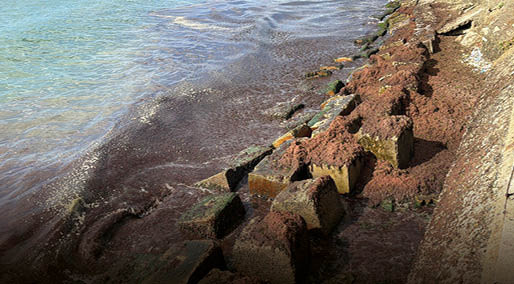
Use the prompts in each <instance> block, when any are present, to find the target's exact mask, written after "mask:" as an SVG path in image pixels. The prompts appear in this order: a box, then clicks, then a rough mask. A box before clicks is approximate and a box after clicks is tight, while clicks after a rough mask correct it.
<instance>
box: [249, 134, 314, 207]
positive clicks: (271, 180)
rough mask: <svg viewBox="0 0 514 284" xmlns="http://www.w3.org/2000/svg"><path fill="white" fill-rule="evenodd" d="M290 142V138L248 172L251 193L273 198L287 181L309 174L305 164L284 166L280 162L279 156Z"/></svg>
mask: <svg viewBox="0 0 514 284" xmlns="http://www.w3.org/2000/svg"><path fill="white" fill-rule="evenodd" d="M291 142H292V140H289V141H287V142H285V143H283V144H282V145H281V146H280V147H279V148H278V149H277V150H275V151H274V152H273V154H272V155H270V156H267V157H266V158H264V159H263V160H262V161H261V162H260V163H259V164H258V165H257V166H256V167H255V169H254V171H253V172H251V173H250V174H248V187H249V189H250V193H251V194H259V195H263V196H268V197H272V198H273V197H275V196H276V195H277V194H278V193H279V192H281V191H282V190H284V189H285V188H286V187H287V186H288V185H289V183H291V182H293V181H298V180H301V179H304V178H305V177H306V176H308V175H309V171H308V168H307V166H306V165H303V164H297V165H292V166H285V165H282V164H281V163H280V158H281V157H282V155H283V154H284V152H285V151H286V149H287V148H288V147H289V146H290V145H291Z"/></svg>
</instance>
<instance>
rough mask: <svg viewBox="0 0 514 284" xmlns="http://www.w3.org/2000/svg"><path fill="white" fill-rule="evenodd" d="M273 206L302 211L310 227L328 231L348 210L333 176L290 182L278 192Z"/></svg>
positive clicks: (300, 213) (275, 208) (289, 210)
mask: <svg viewBox="0 0 514 284" xmlns="http://www.w3.org/2000/svg"><path fill="white" fill-rule="evenodd" d="M271 210H272V211H286V212H291V213H294V214H298V215H300V216H302V217H303V219H304V220H305V222H306V223H307V229H309V230H312V229H315V230H320V231H321V232H323V233H324V234H329V233H330V232H331V231H332V230H333V229H334V227H335V226H336V225H337V224H338V223H339V221H340V220H341V217H342V216H343V214H344V209H343V207H342V204H341V200H340V199H339V196H338V193H337V187H336V184H335V183H334V181H333V180H332V178H330V177H329V176H325V177H321V178H317V179H309V180H304V181H298V182H294V183H292V184H290V185H289V186H288V187H287V188H286V189H285V190H284V191H282V192H281V193H280V194H279V195H277V197H276V198H275V200H274V201H273V204H272V206H271Z"/></svg>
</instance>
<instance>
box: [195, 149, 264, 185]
mask: <svg viewBox="0 0 514 284" xmlns="http://www.w3.org/2000/svg"><path fill="white" fill-rule="evenodd" d="M272 152H273V148H272V147H270V146H252V147H249V148H247V149H245V150H243V151H241V152H240V153H239V154H238V156H237V158H236V159H235V162H234V166H232V167H231V168H229V169H227V170H224V171H222V172H221V173H218V174H216V175H214V176H212V177H209V178H207V179H204V180H202V181H199V182H197V183H196V184H195V186H198V187H203V188H208V189H213V190H220V191H234V190H235V189H236V188H237V185H238V184H239V182H240V181H241V179H243V177H244V176H245V175H246V174H247V173H248V172H250V171H251V170H253V168H254V167H255V166H256V165H257V164H258V163H259V162H260V161H261V160H262V159H264V157H266V156H268V155H269V154H271V153H272Z"/></svg>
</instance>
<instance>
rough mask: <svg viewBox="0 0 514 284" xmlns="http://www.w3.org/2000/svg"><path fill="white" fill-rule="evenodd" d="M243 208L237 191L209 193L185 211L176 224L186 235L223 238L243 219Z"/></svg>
mask: <svg viewBox="0 0 514 284" xmlns="http://www.w3.org/2000/svg"><path fill="white" fill-rule="evenodd" d="M244 215H245V209H244V206H243V203H242V202H241V199H240V198H239V196H238V195H237V193H224V194H219V195H211V196H208V197H206V198H204V199H203V200H201V201H200V202H198V203H197V204H196V205H194V206H193V207H192V208H191V209H190V210H189V211H187V212H185V213H184V214H183V215H182V217H181V218H180V220H179V222H178V225H179V228H180V230H181V231H183V232H184V233H186V234H187V235H190V236H193V237H198V238H212V239H214V238H223V237H224V236H225V235H227V234H228V233H230V232H231V231H232V230H233V229H234V228H235V227H236V226H237V225H238V224H239V223H240V222H241V221H242V219H243V217H244Z"/></svg>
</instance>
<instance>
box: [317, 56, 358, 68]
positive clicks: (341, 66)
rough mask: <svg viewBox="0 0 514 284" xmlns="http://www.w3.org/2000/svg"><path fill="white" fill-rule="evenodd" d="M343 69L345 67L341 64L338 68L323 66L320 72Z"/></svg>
mask: <svg viewBox="0 0 514 284" xmlns="http://www.w3.org/2000/svg"><path fill="white" fill-rule="evenodd" d="M345 58H346V57H345ZM349 59H350V60H351V58H349ZM341 62H343V61H341ZM343 67H344V65H343V64H339V65H337V66H321V67H320V68H319V70H330V71H332V70H341V69H343Z"/></svg>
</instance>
